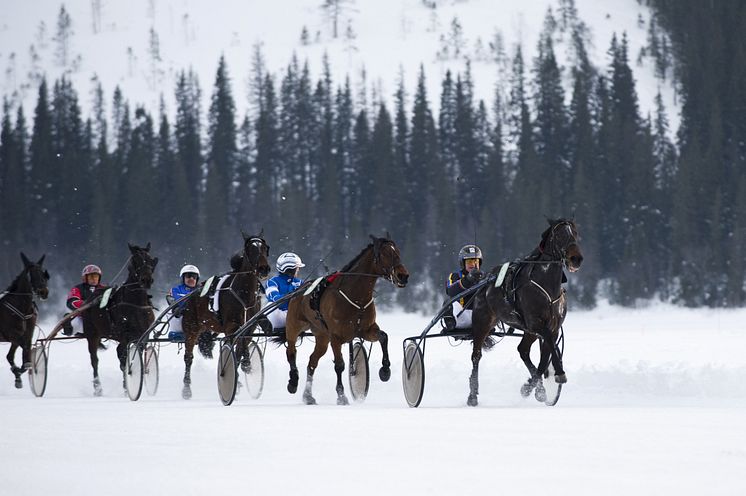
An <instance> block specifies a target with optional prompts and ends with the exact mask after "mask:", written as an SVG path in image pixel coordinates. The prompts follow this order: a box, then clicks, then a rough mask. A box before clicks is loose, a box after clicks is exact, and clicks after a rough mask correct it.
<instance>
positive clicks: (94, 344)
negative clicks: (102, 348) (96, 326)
mask: <svg viewBox="0 0 746 496" xmlns="http://www.w3.org/2000/svg"><path fill="white" fill-rule="evenodd" d="M87 341H88V354H89V355H90V356H91V367H92V368H93V396H101V395H102V394H104V390H103V388H102V387H101V379H99V377H98V339H97V338H95V337H92V336H90V335H89V337H88V339H87Z"/></svg>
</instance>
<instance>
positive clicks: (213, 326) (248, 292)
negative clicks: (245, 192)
mask: <svg viewBox="0 0 746 496" xmlns="http://www.w3.org/2000/svg"><path fill="white" fill-rule="evenodd" d="M241 234H242V235H243V238H244V248H243V252H242V253H241V255H237V256H234V257H233V259H232V260H231V265H232V266H233V268H234V272H232V273H231V274H229V275H228V278H227V279H226V280H225V281H224V282H223V284H222V286H221V289H220V293H219V294H218V295H217V298H218V313H217V315H216V314H215V313H214V312H212V311H211V310H210V308H209V298H202V297H199V296H197V297H192V298H189V299H188V300H187V304H186V306H185V307H184V313H183V317H182V319H181V322H182V323H181V325H182V329H183V330H184V339H185V344H184V364H185V370H184V388H183V389H182V392H181V396H182V397H183V398H184V399H189V398H191V397H192V388H191V384H192V379H191V370H192V362H193V360H194V345H195V344H196V343H197V342H198V340H199V341H200V346H199V349H200V352H201V353H202V354H203V355H204V356H205V357H206V358H212V350H211V348H210V346H211V344H212V343H211V341H212V335H211V333H210V331H212V332H217V333H224V334H225V335H226V336H229V335H231V334H233V333H234V332H235V331H236V329H238V328H239V327H241V325H242V324H243V323H244V322H246V321H247V320H249V319H250V318H251V317H253V316H254V315H255V314H256V313H257V312H258V311H259V307H260V306H261V299H260V298H259V295H258V293H259V291H261V284H260V279H266V278H267V276H268V275H269V270H270V268H269V261H268V257H269V245H268V244H267V242H266V241H265V240H264V238H263V237H262V233H259V234H258V235H256V236H249V235H246V234H244V233H241ZM205 340H206V341H207V343H205ZM203 343H205V344H206V346H203ZM247 346H248V340H245V339H241V340H239V343H238V344H237V347H236V351H237V353H238V359H239V361H240V362H241V365H242V366H246V365H247V363H248V362H247V360H248V358H249V357H248V355H246V354H245V353H244V351H245V349H246V347H247Z"/></svg>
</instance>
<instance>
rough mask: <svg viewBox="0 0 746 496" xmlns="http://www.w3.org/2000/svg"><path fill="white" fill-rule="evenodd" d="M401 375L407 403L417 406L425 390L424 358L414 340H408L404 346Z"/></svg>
mask: <svg viewBox="0 0 746 496" xmlns="http://www.w3.org/2000/svg"><path fill="white" fill-rule="evenodd" d="M401 377H402V385H403V387H404V397H405V398H406V400H407V404H408V405H409V406H411V407H413V408H416V407H418V406H419V404H420V402H421V401H422V394H423V393H424V392H425V360H424V357H423V356H422V350H421V349H420V347H419V346H417V344H416V343H415V342H414V341H410V342H409V343H408V344H407V346H406V348H404V363H403V364H402V368H401Z"/></svg>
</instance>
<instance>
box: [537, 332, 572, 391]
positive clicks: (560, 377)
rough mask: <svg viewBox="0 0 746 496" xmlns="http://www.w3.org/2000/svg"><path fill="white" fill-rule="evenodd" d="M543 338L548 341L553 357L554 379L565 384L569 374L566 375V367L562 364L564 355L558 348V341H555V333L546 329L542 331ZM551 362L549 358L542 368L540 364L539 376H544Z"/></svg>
mask: <svg viewBox="0 0 746 496" xmlns="http://www.w3.org/2000/svg"><path fill="white" fill-rule="evenodd" d="M540 336H541V338H542V339H543V340H544V341H545V342H546V345H547V348H549V352H550V355H551V357H552V366H553V367H554V381H555V382H556V383H558V384H564V383H566V382H567V375H565V369H564V367H563V365H562V357H561V356H560V352H559V349H558V348H557V343H555V340H554V334H552V332H551V331H550V330H549V329H546V330H544V331H542V332H541V333H540ZM548 364H549V360H547V364H545V365H544V367H543V368H542V367H541V365H540V366H539V370H538V372H539V376H540V377H543V376H544V372H546V371H547V365H548Z"/></svg>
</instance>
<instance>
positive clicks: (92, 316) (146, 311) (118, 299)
mask: <svg viewBox="0 0 746 496" xmlns="http://www.w3.org/2000/svg"><path fill="white" fill-rule="evenodd" d="M128 246H129V250H130V258H129V263H128V265H127V269H128V271H129V275H128V276H127V280H126V281H125V282H124V284H122V285H121V286H119V288H117V289H116V290H115V291H113V292H112V294H111V297H110V298H109V303H108V304H107V305H106V307H105V308H103V309H101V308H99V305H94V306H92V307H91V308H89V309H87V310H85V311H84V312H83V334H84V336H85V338H86V340H87V341H88V353H89V354H90V356H91V366H92V367H93V391H94V395H96V396H101V394H102V393H103V390H102V388H101V381H100V379H99V377H98V349H99V345H100V344H101V339H104V338H106V339H113V340H115V341H117V342H118V343H119V344H118V345H117V356H118V357H119V368H120V369H121V370H122V376H123V383H122V384H123V387H124V388H125V389H126V387H127V386H126V383H125V382H124V375H125V374H126V368H127V345H128V344H129V343H131V342H133V341H137V340H138V338H139V337H140V336H141V335H142V333H143V332H145V329H147V328H148V327H149V326H150V324H151V323H152V322H153V320H155V315H154V314H153V306H152V304H151V302H150V295H149V294H148V290H149V289H150V287H151V286H152V285H153V271H154V270H155V266H156V264H158V258H153V257H151V256H150V243H148V244H147V246H145V247H144V248H141V247H138V246H133V245H128ZM102 291H103V290H99V291H97V293H96V295H95V296H96V297H97V296H100V295H101V293H102Z"/></svg>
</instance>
